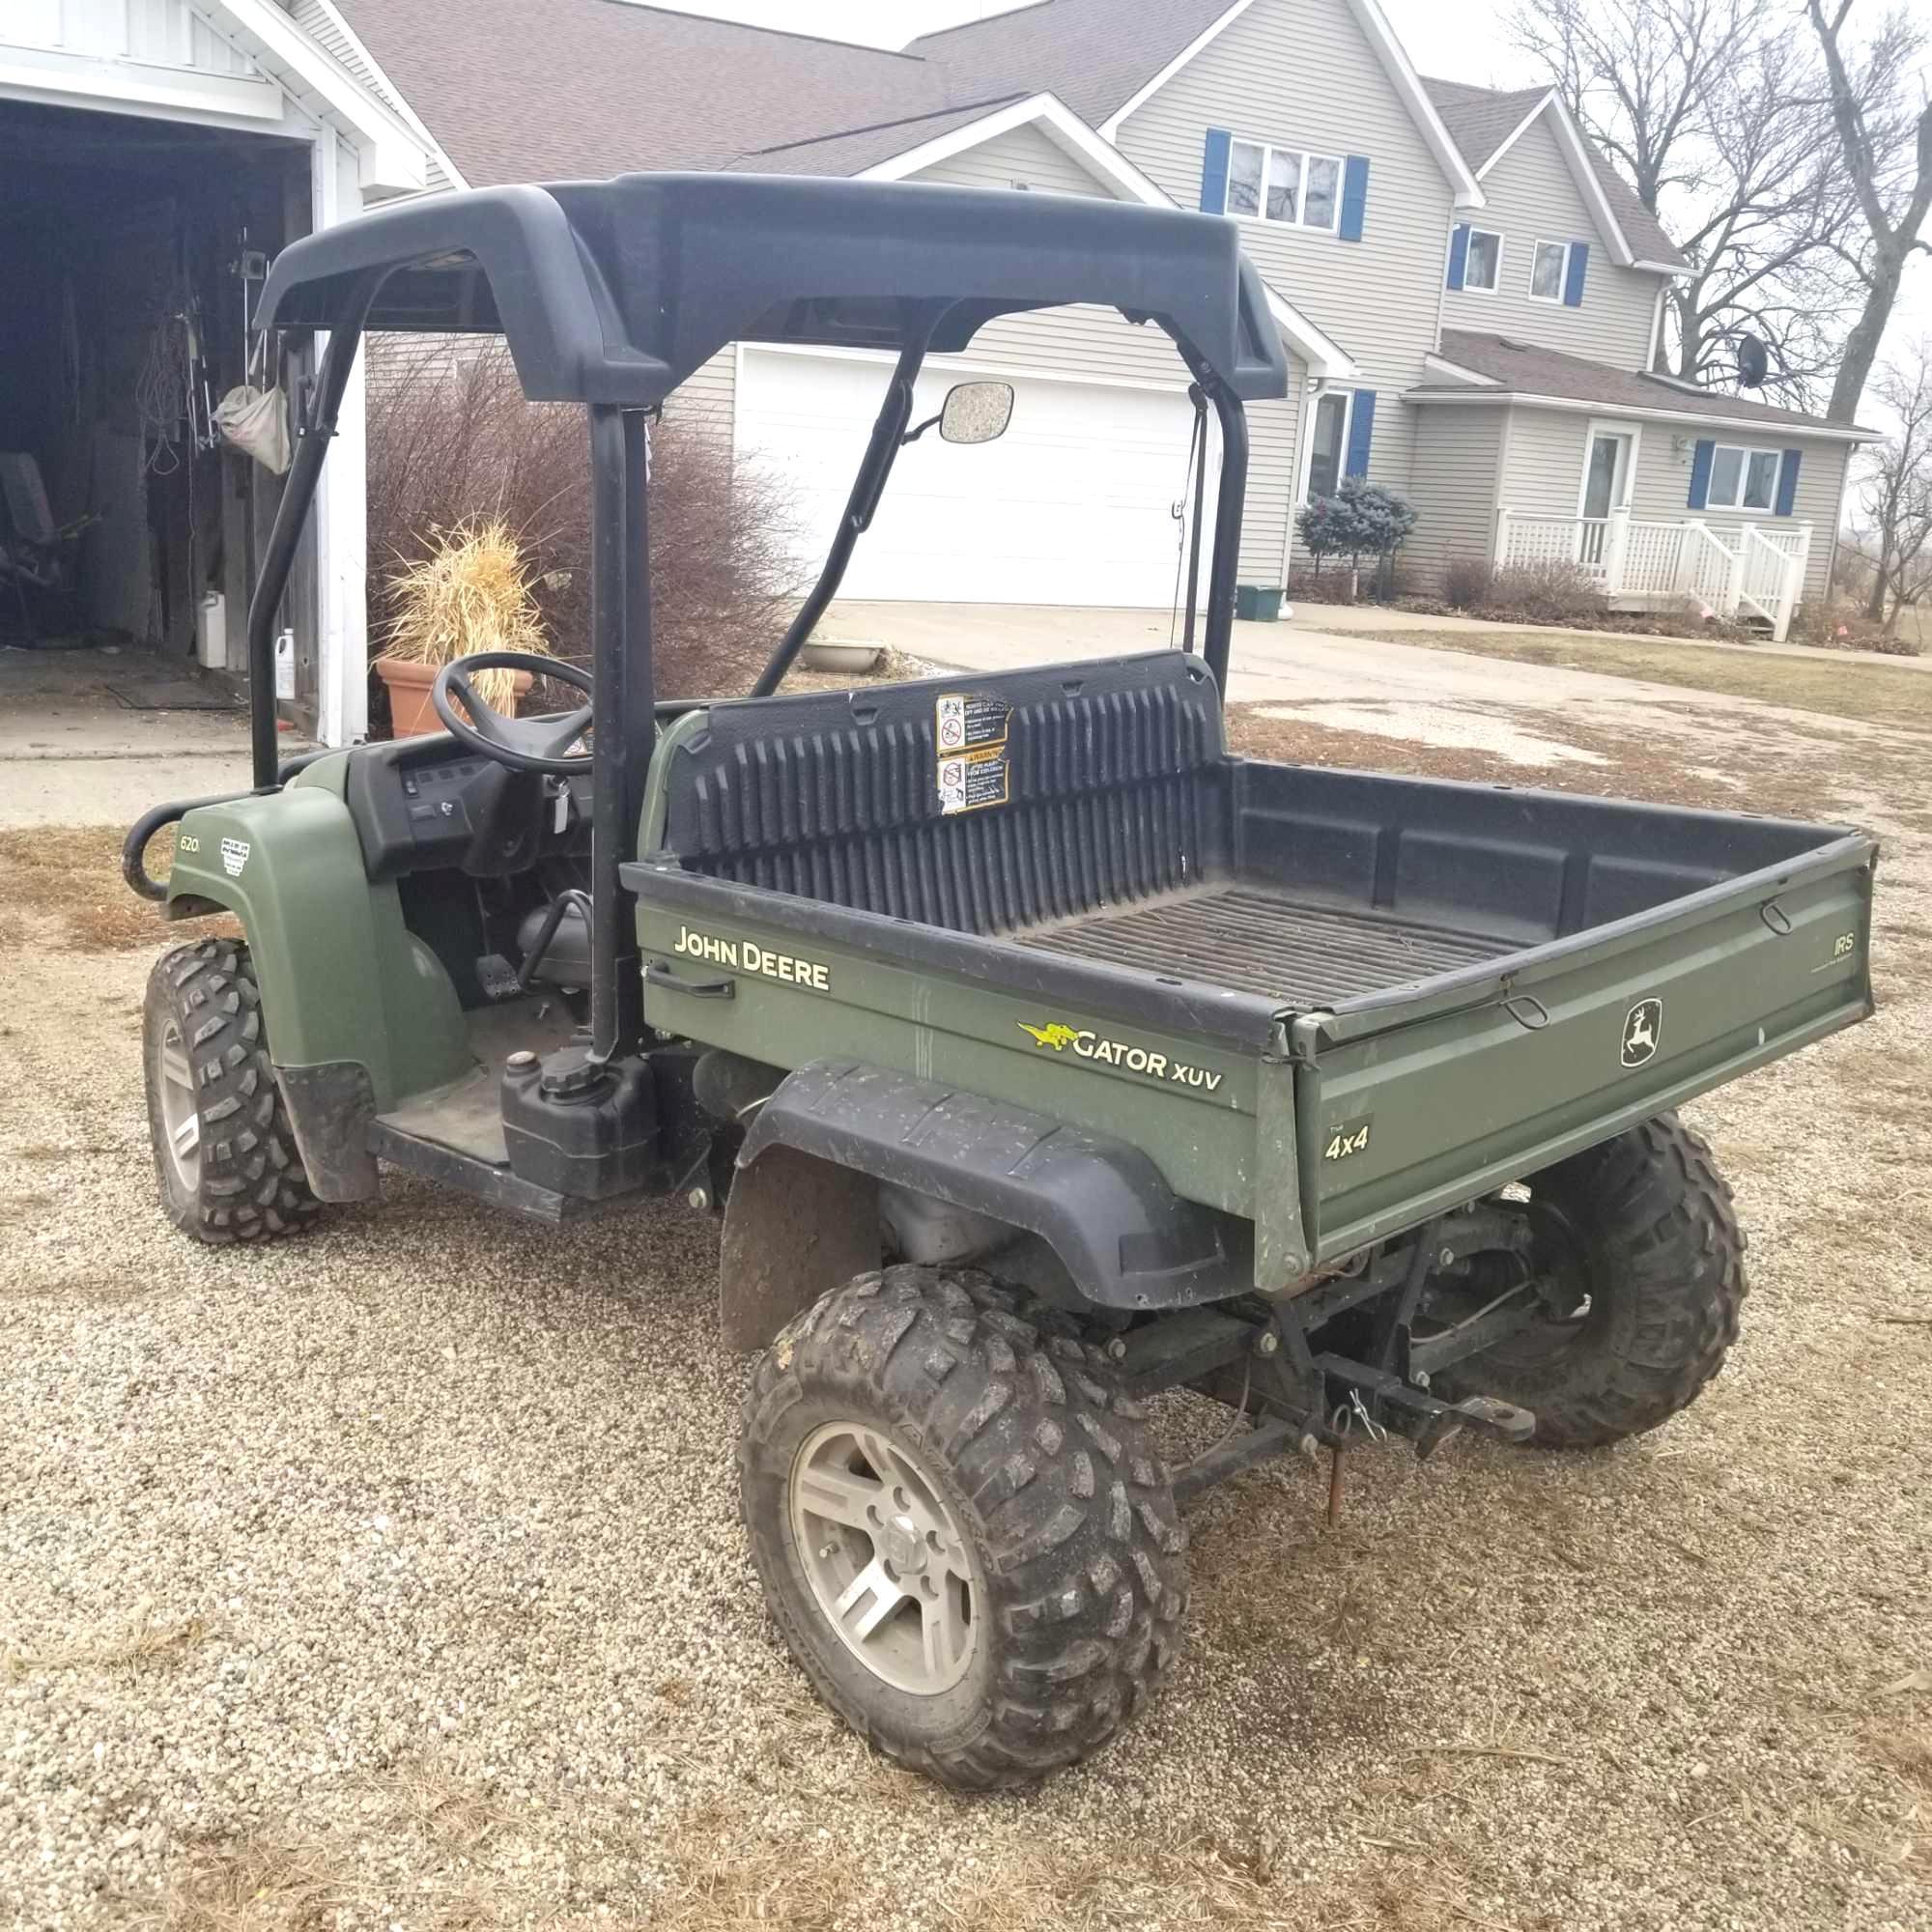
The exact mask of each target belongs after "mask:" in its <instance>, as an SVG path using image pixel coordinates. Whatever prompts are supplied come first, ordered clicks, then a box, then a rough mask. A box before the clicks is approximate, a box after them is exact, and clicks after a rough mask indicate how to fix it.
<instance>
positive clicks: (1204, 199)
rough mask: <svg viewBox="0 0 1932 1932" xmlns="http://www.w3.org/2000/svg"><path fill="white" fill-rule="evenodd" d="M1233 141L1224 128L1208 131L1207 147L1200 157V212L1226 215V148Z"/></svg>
mask: <svg viewBox="0 0 1932 1932" xmlns="http://www.w3.org/2000/svg"><path fill="white" fill-rule="evenodd" d="M1233 139H1234V137H1233V135H1231V134H1230V133H1229V132H1228V130H1227V128H1208V145H1207V148H1206V149H1205V150H1204V151H1203V153H1202V156H1201V212H1202V213H1204V214H1226V213H1227V212H1228V148H1229V144H1230V143H1231V142H1232V140H1233Z"/></svg>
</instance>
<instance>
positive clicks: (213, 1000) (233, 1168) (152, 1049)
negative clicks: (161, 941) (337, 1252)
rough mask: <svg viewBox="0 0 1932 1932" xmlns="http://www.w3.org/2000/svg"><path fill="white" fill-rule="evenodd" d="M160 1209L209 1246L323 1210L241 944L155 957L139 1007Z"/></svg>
mask: <svg viewBox="0 0 1932 1932" xmlns="http://www.w3.org/2000/svg"><path fill="white" fill-rule="evenodd" d="M141 1043H142V1061H143V1065H144V1066H145V1069H146V1073H147V1084H148V1132H149V1135H150V1137H151V1138H152V1140H153V1142H154V1148H155V1172H156V1176H157V1177H158V1179H159V1180H160V1186H161V1206H162V1207H163V1208H165V1209H166V1210H167V1215H168V1218H169V1220H171V1221H172V1222H173V1223H174V1224H175V1226H176V1227H177V1228H180V1229H181V1230H182V1231H183V1232H184V1233H185V1234H189V1235H192V1236H194V1237H195V1239H196V1240H198V1241H206V1242H208V1243H209V1244H210V1245H211V1246H223V1245H226V1244H227V1243H229V1242H231V1241H255V1240H264V1239H268V1238H270V1237H271V1236H278V1235H292V1234H294V1233H296V1232H297V1230H298V1229H299V1228H302V1227H304V1226H305V1225H306V1224H307V1223H308V1221H309V1220H310V1219H311V1218H312V1217H313V1216H314V1214H315V1212H316V1210H317V1208H318V1206H319V1205H320V1204H319V1203H318V1202H317V1201H316V1198H315V1196H314V1195H313V1194H312V1193H310V1191H309V1185H308V1177H307V1176H306V1175H305V1174H304V1173H303V1171H302V1164H301V1157H300V1155H299V1154H298V1152H297V1151H296V1142H295V1135H294V1133H293V1132H292V1131H291V1130H290V1127H289V1122H288V1116H287V1113H286V1112H285V1110H284V1109H283V1106H282V1095H281V1090H280V1088H279V1087H277V1086H276V1084H275V1073H274V1068H273V1067H272V1066H271V1065H270V1061H269V1037H268V1030H267V1028H266V1027H265V1026H264V1025H263V1022H262V996H261V994H260V992H259V991H258V990H257V989H256V985H255V969H254V966H253V964H252V963H251V962H250V960H249V957H248V949H247V947H246V946H244V945H243V944H241V941H239V940H234V939H203V940H197V941H196V942H195V943H194V944H192V945H189V946H178V947H176V948H175V950H174V951H173V952H166V953H163V954H162V955H161V957H160V958H159V959H157V960H156V962H155V970H154V971H153V972H152V973H151V974H150V975H149V976H148V997H147V1003H146V1005H145V1007H144V1008H143V1009H142V1024H141Z"/></svg>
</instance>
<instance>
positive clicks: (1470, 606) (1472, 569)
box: [1442, 556, 1496, 611]
mask: <svg viewBox="0 0 1932 1932" xmlns="http://www.w3.org/2000/svg"><path fill="white" fill-rule="evenodd" d="M1495 581H1496V568H1495V565H1494V564H1492V562H1491V561H1490V560H1489V558H1488V557H1486V556H1452V557H1451V558H1450V559H1449V561H1448V562H1447V563H1446V564H1444V565H1443V566H1442V594H1443V596H1444V597H1446V598H1447V599H1448V600H1449V603H1450V604H1451V606H1453V607H1454V608H1455V609H1456V610H1458V611H1480V610H1481V609H1482V608H1483V607H1484V605H1486V604H1487V603H1489V601H1490V596H1491V592H1492V590H1493V588H1494V586H1495Z"/></svg>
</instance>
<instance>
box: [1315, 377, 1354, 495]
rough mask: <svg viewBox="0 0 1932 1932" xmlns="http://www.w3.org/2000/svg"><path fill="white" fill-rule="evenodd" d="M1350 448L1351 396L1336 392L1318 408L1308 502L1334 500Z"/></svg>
mask: <svg viewBox="0 0 1932 1932" xmlns="http://www.w3.org/2000/svg"><path fill="white" fill-rule="evenodd" d="M1348 447H1349V394H1348V391H1347V390H1346V389H1333V390H1330V391H1329V393H1328V394H1327V395H1325V396H1322V397H1321V398H1319V399H1318V400H1317V402H1316V405H1315V434H1314V436H1313V437H1312V438H1311V439H1310V440H1309V445H1308V489H1307V491H1306V492H1305V493H1304V494H1305V497H1306V500H1307V501H1309V502H1313V501H1314V500H1315V498H1316V497H1332V496H1333V495H1334V494H1335V492H1336V489H1337V488H1338V487H1339V485H1340V484H1341V481H1342V457H1343V453H1344V451H1346V450H1347V449H1348Z"/></svg>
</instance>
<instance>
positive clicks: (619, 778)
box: [123, 264, 1248, 1065]
mask: <svg viewBox="0 0 1932 1932" xmlns="http://www.w3.org/2000/svg"><path fill="white" fill-rule="evenodd" d="M398 266H400V265H398V264H387V265H385V266H384V267H383V268H381V269H376V270H368V271H367V272H366V273H364V274H362V275H360V276H358V277H357V278H356V280H355V283H354V284H353V285H352V287H351V289H350V291H349V294H348V298H347V300H346V301H345V303H344V306H343V313H342V318H341V321H340V322H339V323H338V324H337V326H336V327H333V328H331V329H330V330H329V331H328V343H327V348H326V349H325V350H324V352H323V357H322V366H321V368H320V369H319V370H318V372H317V375H316V379H315V383H314V385H313V388H312V390H311V397H310V404H309V411H308V415H307V418H306V420H304V421H301V422H299V423H298V425H297V440H296V456H295V461H294V463H293V464H292V465H291V466H290V469H289V475H288V481H287V482H286V484H285V485H284V486H283V489H282V497H281V502H280V503H279V505H278V506H277V508H276V511H275V521H274V524H273V526H272V527H271V528H270V533H269V545H268V549H267V550H266V551H265V552H264V554H263V557H262V567H261V572H260V574H259V576H258V577H257V579H256V582H255V591H254V595H253V596H252V597H251V599H250V600H249V604H248V680H249V688H248V705H249V746H250V752H251V762H252V768H253V778H254V786H253V790H252V792H243V793H235V794H232V795H231V798H233V797H250V796H261V795H263V794H266V793H270V792H273V791H275V790H277V789H279V787H280V785H281V784H283V783H285V782H286V781H287V780H288V779H290V778H291V777H293V776H294V775H295V767H294V766H281V767H279V768H278V764H277V759H276V724H275V696H274V692H275V616H276V612H277V611H279V609H280V608H281V601H282V597H283V594H284V593H285V591H286V590H287V588H288V582H289V576H290V573H291V571H292V570H293V568H294V565H295V557H296V551H297V548H298V545H299V543H300V541H301V533H302V529H303V526H305V525H306V523H307V521H308V513H309V510H310V508H311V506H312V505H313V504H314V501H315V494H316V489H317V486H318V484H319V483H320V480H321V475H322V465H323V461H324V459H325V457H326V456H327V453H328V444H329V441H330V440H331V439H332V438H333V437H334V435H335V425H336V418H337V416H338V415H339V414H340V412H341V409H342V398H343V395H344V394H345V393H346V391H347V389H348V386H349V377H350V372H351V371H352V370H353V369H354V368H355V356H356V353H357V351H358V349H359V348H360V346H361V340H362V329H363V325H364V323H365V322H366V321H367V319H368V316H369V311H370V309H371V307H372V305H373V304H374V302H375V299H376V297H377V295H378V293H379V292H380V291H381V289H382V286H383V284H384V281H385V280H386V279H387V278H388V276H389V274H390V273H391V272H392V270H394V268H396V267H398ZM951 306H952V303H950V302H938V303H933V302H926V303H920V304H918V305H917V306H916V308H915V309H914V311H913V313H911V314H909V315H908V316H907V318H906V321H907V334H906V339H905V344H904V347H903V348H902V349H901V350H900V352H899V358H898V363H897V366H896V367H895V369H894V371H893V378H892V381H891V383H890V384H888V385H887V388H886V397H885V401H884V403H883V404H882V405H881V406H880V410H879V413H878V416H877V418H876V419H875V420H874V422H873V424H872V433H871V437H870V439H869V440H868V441H867V445H866V453H865V456H864V458H863V459H862V460H861V462H860V465H859V473H858V475H857V476H856V477H855V478H854V480H853V484H852V490H851V494H850V496H849V497H847V498H846V503H845V509H844V513H843V515H842V517H841V518H840V521H839V525H838V531H837V533H836V534H835V535H834V537H833V540H832V547H831V549H830V550H829V551H828V552H827V554H826V558H825V562H824V565H823V567H822V568H821V569H820V571H819V573H818V581H817V582H815V583H814V584H813V585H812V587H811V591H810V595H809V596H808V597H807V598H806V600H805V602H804V604H803V605H802V606H801V607H800V609H799V611H798V614H797V615H796V616H795V617H794V618H793V619H792V621H791V623H790V624H789V625H788V626H787V627H786V630H785V634H784V636H783V638H782V639H780V641H779V644H778V647H777V648H776V649H775V650H774V651H773V653H772V656H771V660H770V662H769V663H768V664H767V665H766V666H765V668H764V669H763V671H761V672H760V673H759V675H758V680H757V682H756V683H755V684H754V685H753V687H752V692H751V695H752V696H753V697H766V696H770V695H771V694H772V693H773V692H774V691H776V690H777V688H778V686H779V684H780V683H781V681H782V679H783V677H784V674H785V672H786V671H787V670H788V669H790V668H791V666H792V664H793V662H794V661H795V660H796V658H797V656H798V654H799V652H800V651H801V650H802V649H803V648H804V647H805V645H806V643H807V641H808V640H809V639H810V636H811V634H812V632H813V630H815V629H816V628H817V625H818V621H819V619H820V618H821V617H822V616H823V615H824V614H825V611H826V608H827V607H828V606H829V605H830V604H831V602H832V600H833V599H834V598H835V597H836V596H837V595H838V586H839V584H840V583H841V582H843V581H844V578H845V571H846V567H847V565H848V564H849V563H850V562H851V559H852V553H853V551H854V549H855V548H856V547H857V544H858V541H859V539H860V537H861V536H863V535H864V534H865V532H866V531H867V528H869V527H870V525H871V522H872V518H873V516H874V515H875V514H876V512H877V510H878V506H879V502H880V499H881V497H883V496H884V493H885V488H886V484H887V482H888V481H889V480H890V478H891V476H892V471H893V465H894V463H895V460H896V458H897V456H898V452H899V450H900V448H901V447H902V446H903V445H904V443H905V442H906V441H908V440H910V439H909V437H908V435H907V426H908V424H909V423H910V422H911V420H912V405H913V389H914V385H915V384H916V383H917V382H918V379H919V374H920V370H921V368H922V367H923V364H924V361H925V355H926V346H927V344H928V343H929V342H930V341H931V339H932V335H933V331H934V329H935V328H936V327H938V325H939V323H940V321H941V320H942V318H943V317H944V316H945V314H946V312H947V310H948V309H949V308H950V307H951ZM1171 339H1173V340H1174V342H1175V346H1176V347H1177V348H1178V349H1179V352H1180V354H1181V355H1182V357H1183V359H1184V360H1185V361H1186V363H1187V365H1188V368H1189V369H1190V371H1191V372H1192V374H1193V377H1194V391H1196V392H1198V394H1199V395H1200V396H1201V397H1202V398H1204V399H1205V401H1206V403H1208V404H1210V405H1211V406H1212V408H1213V410H1214V413H1215V417H1216V419H1217V420H1218V422H1219V423H1220V428H1221V478H1220V487H1219V490H1218V492H1217V494H1216V497H1215V518H1214V550H1213V555H1212V558H1211V561H1210V563H1209V566H1208V617H1207V624H1206V627H1205V630H1204V634H1203V641H1202V659H1203V662H1204V663H1205V664H1206V665H1207V667H1208V671H1209V673H1210V674H1211V675H1212V677H1213V679H1214V685H1215V689H1216V690H1217V691H1219V692H1220V693H1221V694H1222V696H1223V701H1224V702H1225V700H1226V694H1227V685H1228V655H1229V649H1230V646H1231V644H1232V642H1233V639H1234V623H1235V578H1236V571H1237V569H1238V567H1239V556H1240V532H1241V511H1242V506H1243V502H1244V499H1245V497H1246V495H1247V483H1248V424H1247V414H1246V412H1245V411H1244V410H1243V409H1242V407H1241V402H1240V399H1239V397H1237V396H1236V395H1235V394H1234V393H1233V391H1232V390H1230V389H1229V388H1228V386H1227V384H1224V383H1223V382H1222V381H1221V380H1220V378H1219V377H1218V376H1216V375H1215V374H1214V372H1213V371H1212V370H1211V369H1209V368H1208V365H1207V364H1206V363H1205V362H1204V361H1203V360H1202V359H1201V358H1200V357H1199V356H1197V355H1195V354H1194V353H1193V352H1192V351H1191V350H1190V349H1189V347H1188V345H1187V344H1186V343H1185V342H1184V341H1182V340H1180V339H1179V337H1171ZM1195 408H1196V412H1197V430H1198V428H1199V427H1200V411H1201V408H1202V405H1201V403H1199V402H1197V403H1196V404H1195ZM587 413H588V416H589V422H590V524H591V538H590V542H591V599H590V612H591V614H590V631H591V679H592V693H591V706H592V723H591V731H592V743H593V746H595V747H601V748H602V754H601V755H599V756H598V757H597V758H596V762H595V764H594V765H593V767H592V776H591V816H590V879H591V893H590V908H591V930H590V968H591V970H590V1059H591V1061H592V1063H593V1064H595V1065H604V1064H606V1063H608V1062H609V1061H610V1060H611V1059H612V1058H613V1057H615V1055H616V1053H617V1051H618V1048H619V1046H620V1044H621V1043H622V1041H623V1039H624V1037H626V1035H627V1034H628V1033H629V1032H631V1031H632V1030H633V1028H632V1027H631V1026H630V1025H629V1024H627V1009H628V1012H630V1013H638V1011H639V1009H638V1004H637V1003H638V1001H639V998H640V995H639V993H638V992H637V991H636V990H633V991H632V993H631V996H630V1000H629V1001H628V1002H627V1001H626V999H625V989H624V984H623V981H624V980H625V978H626V976H625V975H624V974H623V972H622V970H621V969H622V966H623V962H624V960H625V959H626V958H627V957H628V956H629V955H630V954H631V953H632V952H634V951H635V948H634V947H631V946H629V945H627V944H626V940H625V932H624V923H623V918H622V901H623V893H622V889H621V887H620V884H619V880H618V867H620V866H621V865H622V864H623V863H624V862H625V861H626V860H627V859H629V858H630V857H631V856H632V854H631V850H630V847H631V843H632V840H633V839H634V838H635V837H636V832H637V825H638V816H639V811H640V810H641V808H642V802H643V793H644V785H645V781H646V779H647V778H648V776H649V771H650V761H651V756H652V753H653V751H654V749H655V745H656V738H657V702H656V693H655V691H654V688H653V683H652V662H651V655H652V654H651V583H650V503H649V497H648V492H647V490H646V486H645V477H646V470H647V442H646V426H645V417H646V412H645V411H644V410H642V409H640V408H631V407H625V406H619V405H616V404H609V403H592V404H589V405H587ZM1201 455H1202V461H1201V466H1200V470H1199V472H1198V473H1197V478H1196V485H1195V493H1194V497H1195V505H1194V529H1193V533H1192V537H1191V542H1190V554H1189V559H1188V585H1187V647H1188V648H1189V649H1190V650H1191V649H1192V647H1193V634H1194V609H1195V601H1196V593H1197V589H1198V584H1199V572H1200V546H1201V521H1200V513H1201V505H1202V495H1203V486H1204V483H1205V472H1206V467H1207V464H1206V458H1207V446H1206V439H1205V437H1204V438H1203V439H1202V451H1201ZM634 532H635V534H633V533H634ZM680 708H683V707H680ZM613 746H614V747H615V748H617V755H615V756H614V757H613V756H611V754H610V753H611V747H613ZM301 762H306V760H303V761H301ZM228 802H230V799H198V800H195V801H192V802H191V803H189V804H183V805H179V806H162V807H158V808H156V810H155V811H153V812H150V813H148V814H147V815H146V816H144V817H143V819H142V820H141V822H140V824H139V825H138V826H137V827H136V828H135V831H136V832H140V833H143V834H144V836H143V838H142V841H141V842H142V844H145V843H146V842H147V838H148V837H152V835H153V834H154V832H156V830H158V829H159V827H160V826H161V825H164V824H167V823H169V822H170V821H171V820H172V819H178V818H180V817H181V816H182V815H183V814H184V813H185V811H188V810H192V809H193V808H194V807H195V806H206V805H216V804H224V803H228ZM128 848H129V849H128V852H127V853H126V854H125V855H124V860H123V865H124V869H126V870H127V872H128V881H129V883H130V884H132V885H134V888H135V890H136V891H137V892H140V893H142V894H143V895H144V896H149V897H158V896H159V895H160V889H159V888H158V887H156V884H155V883H154V882H153V881H152V880H149V879H148V877H147V874H146V872H145V870H144V868H142V867H141V866H140V847H139V846H135V845H134V843H133V835H132V834H130V835H129V839H128ZM629 977H630V978H631V979H632V980H634V981H635V976H634V975H633V976H629ZM639 1024H640V1014H639Z"/></svg>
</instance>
